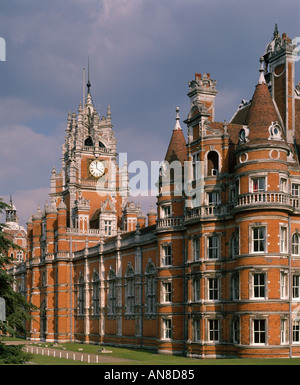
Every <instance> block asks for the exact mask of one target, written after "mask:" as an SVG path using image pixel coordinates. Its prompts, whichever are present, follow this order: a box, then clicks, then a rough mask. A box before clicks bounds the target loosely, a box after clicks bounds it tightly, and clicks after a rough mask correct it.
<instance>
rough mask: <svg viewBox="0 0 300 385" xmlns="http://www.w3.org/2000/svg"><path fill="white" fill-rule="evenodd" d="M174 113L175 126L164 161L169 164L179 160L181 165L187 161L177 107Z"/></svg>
mask: <svg viewBox="0 0 300 385" xmlns="http://www.w3.org/2000/svg"><path fill="white" fill-rule="evenodd" d="M176 112H177V115H176V124H175V127H174V129H173V133H172V136H171V140H170V143H169V147H168V150H167V153H166V156H165V161H167V162H169V163H171V162H173V161H175V160H179V161H180V162H181V163H182V162H184V161H185V160H187V149H186V141H185V137H184V134H183V131H182V129H181V127H180V123H179V115H178V113H179V108H178V107H177V108H176Z"/></svg>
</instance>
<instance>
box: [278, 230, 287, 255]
mask: <svg viewBox="0 0 300 385" xmlns="http://www.w3.org/2000/svg"><path fill="white" fill-rule="evenodd" d="M280 252H281V253H287V228H286V227H284V226H281V227H280Z"/></svg>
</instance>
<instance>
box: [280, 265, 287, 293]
mask: <svg viewBox="0 0 300 385" xmlns="http://www.w3.org/2000/svg"><path fill="white" fill-rule="evenodd" d="M280 298H288V273H287V272H286V271H281V272H280Z"/></svg>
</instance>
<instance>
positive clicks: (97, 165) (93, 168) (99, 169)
mask: <svg viewBox="0 0 300 385" xmlns="http://www.w3.org/2000/svg"><path fill="white" fill-rule="evenodd" d="M89 168H90V173H91V174H92V175H93V176H95V177H100V176H101V175H103V174H104V171H105V167H104V163H103V162H101V160H93V161H92V162H91V163H90V167H89Z"/></svg>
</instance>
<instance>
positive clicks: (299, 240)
mask: <svg viewBox="0 0 300 385" xmlns="http://www.w3.org/2000/svg"><path fill="white" fill-rule="evenodd" d="M299 244H300V236H299V234H298V233H294V234H293V237H292V254H293V255H299V252H300V247H299Z"/></svg>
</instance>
